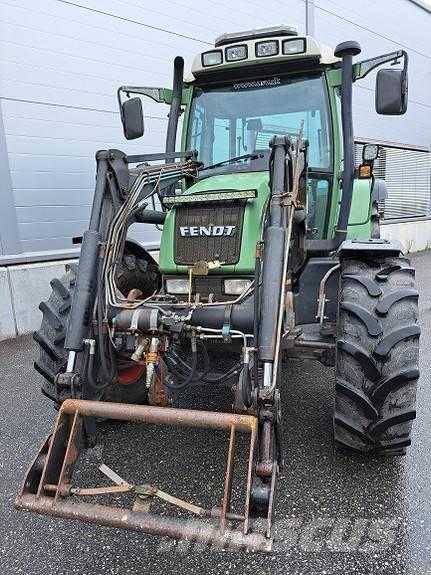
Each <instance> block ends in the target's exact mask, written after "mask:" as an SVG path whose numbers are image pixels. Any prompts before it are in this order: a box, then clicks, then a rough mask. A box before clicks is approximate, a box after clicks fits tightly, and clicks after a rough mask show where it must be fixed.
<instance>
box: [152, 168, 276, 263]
mask: <svg viewBox="0 0 431 575" xmlns="http://www.w3.org/2000/svg"><path fill="white" fill-rule="evenodd" d="M268 180H269V176H268V172H266V171H264V172H248V173H240V174H238V173H236V174H223V175H218V176H211V177H208V178H205V179H202V180H199V181H198V182H196V183H195V184H194V185H193V186H191V187H190V188H188V189H187V190H186V191H185V192H184V194H185V195H187V196H189V195H194V194H202V193H205V192H217V191H220V192H228V191H230V192H231V191H254V192H255V194H256V197H254V198H248V199H239V200H227V201H206V202H205V201H202V202H198V203H194V202H193V203H187V204H182V205H179V206H175V207H173V208H172V209H171V211H170V212H169V213H168V215H167V217H166V220H165V224H164V227H163V233H162V238H161V244H160V271H161V272H162V273H163V274H175V273H181V274H185V273H187V271H188V267H189V266H191V265H193V264H194V263H196V262H197V261H202V260H204V261H214V260H216V259H217V260H219V261H220V262H222V265H221V266H220V267H219V268H216V269H214V270H211V273H221V274H253V273H254V264H255V249H254V248H255V246H256V243H257V242H258V241H259V240H260V237H261V229H262V220H263V216H264V212H265V207H266V202H267V199H268V195H269V181H268ZM223 262H224V263H223Z"/></svg>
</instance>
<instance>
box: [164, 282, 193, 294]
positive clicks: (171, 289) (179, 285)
mask: <svg viewBox="0 0 431 575" xmlns="http://www.w3.org/2000/svg"><path fill="white" fill-rule="evenodd" d="M166 291H167V292H168V293H170V294H172V295H179V294H186V293H189V280H188V279H187V278H181V279H167V280H166Z"/></svg>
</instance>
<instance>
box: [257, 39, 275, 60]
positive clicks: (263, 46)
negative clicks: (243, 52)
mask: <svg viewBox="0 0 431 575" xmlns="http://www.w3.org/2000/svg"><path fill="white" fill-rule="evenodd" d="M276 54H278V41H277V40H270V41H269V42H257V44H256V56H257V57H258V58H262V57H263V56H275V55H276Z"/></svg>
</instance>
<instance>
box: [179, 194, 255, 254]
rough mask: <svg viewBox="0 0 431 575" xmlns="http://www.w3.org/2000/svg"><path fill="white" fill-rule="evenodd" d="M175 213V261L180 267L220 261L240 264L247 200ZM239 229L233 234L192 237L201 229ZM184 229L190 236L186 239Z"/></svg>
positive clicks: (189, 207) (183, 208)
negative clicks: (218, 227) (182, 229)
mask: <svg viewBox="0 0 431 575" xmlns="http://www.w3.org/2000/svg"><path fill="white" fill-rule="evenodd" d="M175 209H176V214H175V240H174V260H175V263H176V264H179V265H181V264H182V265H193V264H195V263H196V262H199V261H202V260H203V261H208V262H209V261H215V260H219V261H220V262H224V263H226V264H236V263H238V261H239V258H240V252H241V236H242V226H243V220H244V209H245V202H244V200H232V201H228V202H225V203H223V204H221V203H219V202H214V203H212V204H193V205H182V206H178V207H177V208H175ZM216 226H221V227H224V228H227V227H228V226H235V229H234V232H233V233H232V235H220V236H216V235H190V229H191V228H193V230H192V231H196V230H195V228H197V229H198V231H199V230H200V229H201V227H204V228H205V229H206V230H213V229H214V227H216ZM181 228H185V229H186V230H187V233H188V234H189V235H185V236H182V235H181Z"/></svg>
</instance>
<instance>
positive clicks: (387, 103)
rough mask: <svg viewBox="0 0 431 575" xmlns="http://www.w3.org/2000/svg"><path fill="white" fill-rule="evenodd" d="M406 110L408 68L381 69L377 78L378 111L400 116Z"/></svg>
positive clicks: (387, 114)
mask: <svg viewBox="0 0 431 575" xmlns="http://www.w3.org/2000/svg"><path fill="white" fill-rule="evenodd" d="M406 111H407V70H406V69H403V70H398V69H397V70H391V69H390V68H385V69H383V70H379V71H378V72H377V78H376V112H377V113H378V114H383V115H386V116H400V115H401V114H405V112H406Z"/></svg>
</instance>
